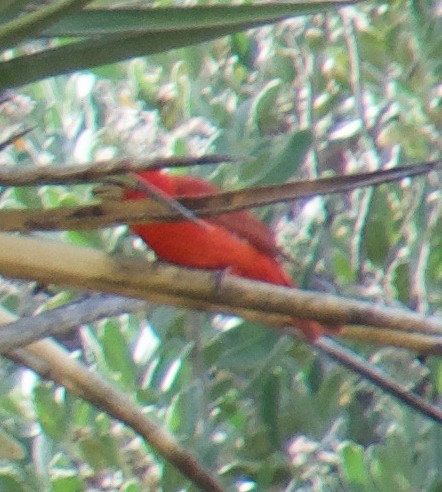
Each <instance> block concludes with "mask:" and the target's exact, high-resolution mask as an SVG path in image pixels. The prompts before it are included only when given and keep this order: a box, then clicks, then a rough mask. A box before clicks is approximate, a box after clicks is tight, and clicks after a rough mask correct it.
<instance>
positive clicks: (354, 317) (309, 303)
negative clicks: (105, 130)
mask: <svg viewBox="0 0 442 492" xmlns="http://www.w3.org/2000/svg"><path fill="white" fill-rule="evenodd" d="M0 274H2V275H4V276H8V277H12V278H23V279H28V280H29V279H32V280H37V281H40V282H43V283H55V284H59V285H68V286H70V287H75V288H86V289H94V290H97V291H103V292H111V293H115V294H121V295H127V296H132V297H137V298H140V299H146V300H150V301H153V302H157V303H161V304H172V305H175V306H184V307H191V308H195V309H200V310H205V311H209V312H224V313H234V314H237V315H239V316H243V317H245V318H249V319H255V320H256V319H260V320H261V321H262V322H264V323H267V324H269V325H279V326H283V325H286V324H289V323H290V319H291V318H292V317H298V318H306V319H316V320H319V321H322V322H324V323H329V324H332V325H337V324H345V325H353V324H356V325H359V324H362V325H370V326H377V327H383V328H389V329H390V330H398V331H397V338H398V341H399V342H400V338H401V337H403V336H405V334H404V335H402V334H401V333H400V332H404V331H405V332H407V331H408V332H411V333H413V332H420V333H425V334H434V335H435V338H434V345H433V348H434V349H435V350H438V351H439V350H440V336H441V335H442V319H441V318H437V317H425V316H422V315H420V314H416V313H414V312H410V311H406V310H403V309H393V308H387V307H384V306H380V305H372V304H368V303H365V302H361V301H355V300H350V299H343V298H341V297H337V296H331V295H325V294H318V293H313V292H306V291H302V290H299V289H291V288H286V287H277V286H274V285H270V284H267V283H263V282H254V281H251V280H246V279H241V278H238V277H235V276H233V275H229V274H224V275H223V276H222V278H221V280H220V277H219V273H218V272H209V271H202V270H194V269H186V268H178V267H176V266H173V265H169V264H164V263H163V264H162V263H155V264H150V263H148V262H140V261H134V260H131V259H128V258H125V257H112V258H111V257H110V256H109V255H107V254H106V253H103V252H101V251H99V250H95V249H91V248H80V247H76V246H72V245H68V244H63V243H57V242H53V241H45V240H42V239H36V238H30V237H20V236H15V235H8V234H4V233H1V234H0ZM344 334H345V332H344Z"/></svg>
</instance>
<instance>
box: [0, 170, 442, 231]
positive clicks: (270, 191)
mask: <svg viewBox="0 0 442 492" xmlns="http://www.w3.org/2000/svg"><path fill="white" fill-rule="evenodd" d="M439 166H440V161H432V162H425V163H421V164H415V165H410V166H404V167H397V168H394V169H386V170H382V171H375V172H373V173H361V174H352V175H347V176H335V177H331V178H321V179H317V180H312V181H310V180H307V181H296V182H293V183H285V184H281V185H277V186H265V187H257V188H250V189H246V190H239V191H228V192H223V193H216V194H211V195H205V196H202V197H193V198H183V199H181V200H180V203H181V204H182V205H184V207H186V208H187V209H189V210H191V211H192V212H194V213H195V214H196V215H198V216H200V217H207V216H211V215H219V214H221V213H224V212H231V211H234V210H242V209H247V208H252V207H257V206H263V205H270V204H272V203H277V202H281V201H288V200H295V199H300V198H307V197H311V196H315V195H318V194H329V193H343V192H347V191H350V190H353V189H354V188H357V187H361V186H375V185H379V184H382V183H386V182H388V181H395V180H399V179H403V178H406V177H413V176H419V175H422V174H425V173H429V172H431V171H432V170H435V169H437V168H438V167H439ZM173 220H182V214H181V213H178V212H177V213H171V211H170V209H169V208H168V207H164V206H163V205H160V204H158V203H154V201H153V200H136V201H126V202H124V201H121V200H119V201H106V202H104V203H102V204H100V205H88V206H80V207H60V208H57V209H50V210H41V209H34V210H33V209H27V210H0V230H2V231H22V232H27V231H30V230H63V229H67V230H85V229H96V228H100V227H108V226H110V225H115V224H121V223H132V224H136V223H142V222H164V221H173Z"/></svg>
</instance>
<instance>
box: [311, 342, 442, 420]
mask: <svg viewBox="0 0 442 492" xmlns="http://www.w3.org/2000/svg"><path fill="white" fill-rule="evenodd" d="M315 347H316V348H317V349H319V350H320V351H321V352H323V353H324V354H327V355H328V356H329V357H331V358H332V359H333V360H335V361H337V362H339V363H340V364H342V365H344V366H346V367H348V368H349V369H351V370H352V371H353V372H356V373H358V374H360V375H361V376H362V377H364V378H365V379H367V380H369V381H371V382H372V383H373V384H374V385H375V386H378V387H379V388H381V389H382V390H384V391H385V392H387V393H389V394H390V395H392V396H394V397H395V398H397V399H398V400H400V401H401V402H402V403H405V404H406V405H408V406H409V407H411V408H413V409H414V410H416V411H417V412H419V413H421V414H423V415H425V416H426V417H429V418H430V419H431V420H434V421H435V422H437V423H438V424H442V410H441V409H440V408H438V407H436V406H434V405H431V404H430V403H427V402H426V401H424V400H423V399H422V398H420V397H419V396H417V395H415V394H413V393H411V392H410V391H409V390H408V389H407V388H404V387H403V386H401V385H400V384H398V383H396V382H394V381H393V380H392V379H391V378H389V377H388V376H387V375H386V374H384V373H383V372H382V371H381V370H380V369H378V368H376V367H374V366H373V365H371V364H368V363H367V361H366V360H364V359H363V358H362V357H360V356H359V355H357V354H355V353H353V352H352V351H350V350H349V349H348V348H346V347H345V348H344V347H341V346H340V345H339V344H338V343H336V342H335V341H333V340H330V339H326V338H322V339H320V340H318V341H317V342H316V343H315Z"/></svg>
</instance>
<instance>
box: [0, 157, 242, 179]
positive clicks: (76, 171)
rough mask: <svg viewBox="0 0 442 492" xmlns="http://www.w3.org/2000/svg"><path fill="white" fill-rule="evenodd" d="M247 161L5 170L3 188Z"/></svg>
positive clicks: (0, 175)
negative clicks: (166, 168) (168, 168)
mask: <svg viewBox="0 0 442 492" xmlns="http://www.w3.org/2000/svg"><path fill="white" fill-rule="evenodd" d="M245 159H246V158H244V157H242V158H235V157H231V156H230V157H229V156H223V155H205V156H200V157H161V158H160V157H159V158H156V159H111V160H109V161H99V162H91V163H88V164H76V165H73V166H68V165H62V166H60V165H59V166H55V165H51V166H41V167H35V166H2V167H1V168H0V186H37V185H46V184H57V185H58V184H62V185H63V184H79V183H86V182H94V181H99V180H101V179H103V178H104V177H106V176H109V175H117V174H127V173H131V172H134V173H135V172H140V171H147V170H155V169H161V168H163V167H187V166H201V165H206V164H207V165H210V164H220V163H222V162H239V161H240V160H241V161H244V160H245Z"/></svg>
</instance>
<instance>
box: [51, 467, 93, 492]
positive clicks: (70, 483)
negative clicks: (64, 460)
mask: <svg viewBox="0 0 442 492" xmlns="http://www.w3.org/2000/svg"><path fill="white" fill-rule="evenodd" d="M77 473H78V472H76V471H72V474H71V475H70V476H66V472H65V471H64V472H63V476H60V477H57V476H55V477H54V478H52V480H51V486H52V489H51V492H83V491H84V490H85V483H84V482H83V480H82V479H81V478H80V477H79V476H77Z"/></svg>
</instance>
